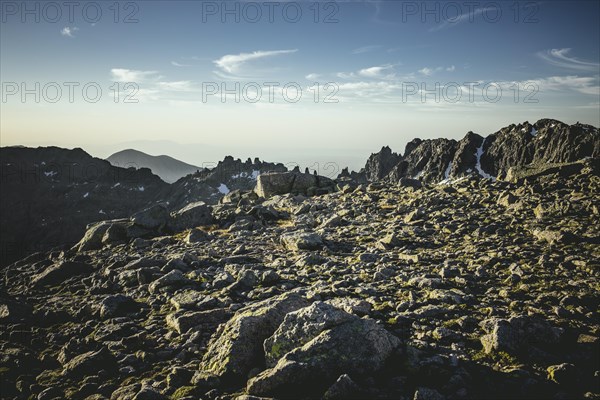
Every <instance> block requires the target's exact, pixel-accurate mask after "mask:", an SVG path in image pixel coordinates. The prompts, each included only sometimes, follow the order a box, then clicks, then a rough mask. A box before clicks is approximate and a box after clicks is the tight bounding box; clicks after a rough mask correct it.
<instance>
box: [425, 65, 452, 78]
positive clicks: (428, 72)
mask: <svg viewBox="0 0 600 400" xmlns="http://www.w3.org/2000/svg"><path fill="white" fill-rule="evenodd" d="M444 70H445V71H448V72H454V71H455V70H456V67H455V66H454V65H451V66H449V67H435V68H434V67H431V68H430V67H424V68H421V69H420V70H419V71H417V72H418V73H420V74H421V75H424V76H432V75H434V74H436V73H438V72H440V71H444Z"/></svg>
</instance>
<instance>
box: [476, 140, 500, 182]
mask: <svg viewBox="0 0 600 400" xmlns="http://www.w3.org/2000/svg"><path fill="white" fill-rule="evenodd" d="M485 139H487V138H483V140H482V141H481V146H479V148H478V149H477V150H476V151H475V157H476V158H477V162H476V163H475V169H476V170H477V172H478V173H479V175H481V176H482V177H484V178H486V179H491V180H493V181H495V180H496V178H495V177H493V176H491V175H490V174H488V173H487V172H485V171H484V170H483V169H482V168H481V156H482V155H483V145H484V144H485Z"/></svg>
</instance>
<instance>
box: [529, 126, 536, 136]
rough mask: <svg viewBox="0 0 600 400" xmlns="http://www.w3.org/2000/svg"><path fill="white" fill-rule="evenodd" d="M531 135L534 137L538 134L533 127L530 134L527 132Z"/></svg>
mask: <svg viewBox="0 0 600 400" xmlns="http://www.w3.org/2000/svg"><path fill="white" fill-rule="evenodd" d="M529 133H530V134H531V136H533V137H535V136H537V134H538V131H537V129H535V128H534V127H533V126H532V127H531V132H529Z"/></svg>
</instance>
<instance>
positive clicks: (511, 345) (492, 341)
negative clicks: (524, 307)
mask: <svg viewBox="0 0 600 400" xmlns="http://www.w3.org/2000/svg"><path fill="white" fill-rule="evenodd" d="M482 325H483V328H484V330H485V331H486V332H488V333H487V334H486V335H484V336H482V337H481V344H482V345H483V348H484V350H485V352H486V353H492V352H494V351H498V352H506V353H509V354H517V353H519V352H521V351H523V350H527V348H528V347H529V346H549V345H556V344H558V343H559V341H560V338H561V335H562V333H563V330H562V329H561V328H558V327H553V326H551V325H550V324H549V323H548V322H547V321H544V320H542V319H539V318H534V317H527V316H518V317H511V318H509V319H508V320H505V319H499V318H492V319H489V320H486V321H484V322H483V323H482Z"/></svg>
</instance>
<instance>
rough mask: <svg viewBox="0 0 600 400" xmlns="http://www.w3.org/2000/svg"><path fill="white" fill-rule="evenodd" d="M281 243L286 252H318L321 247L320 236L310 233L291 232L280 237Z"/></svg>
mask: <svg viewBox="0 0 600 400" xmlns="http://www.w3.org/2000/svg"><path fill="white" fill-rule="evenodd" d="M281 241H282V243H283V244H284V245H285V247H286V248H287V249H288V250H291V251H299V250H318V249H320V248H322V247H323V240H322V239H321V236H319V235H317V234H316V233H312V232H292V233H288V234H284V235H282V236H281Z"/></svg>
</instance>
